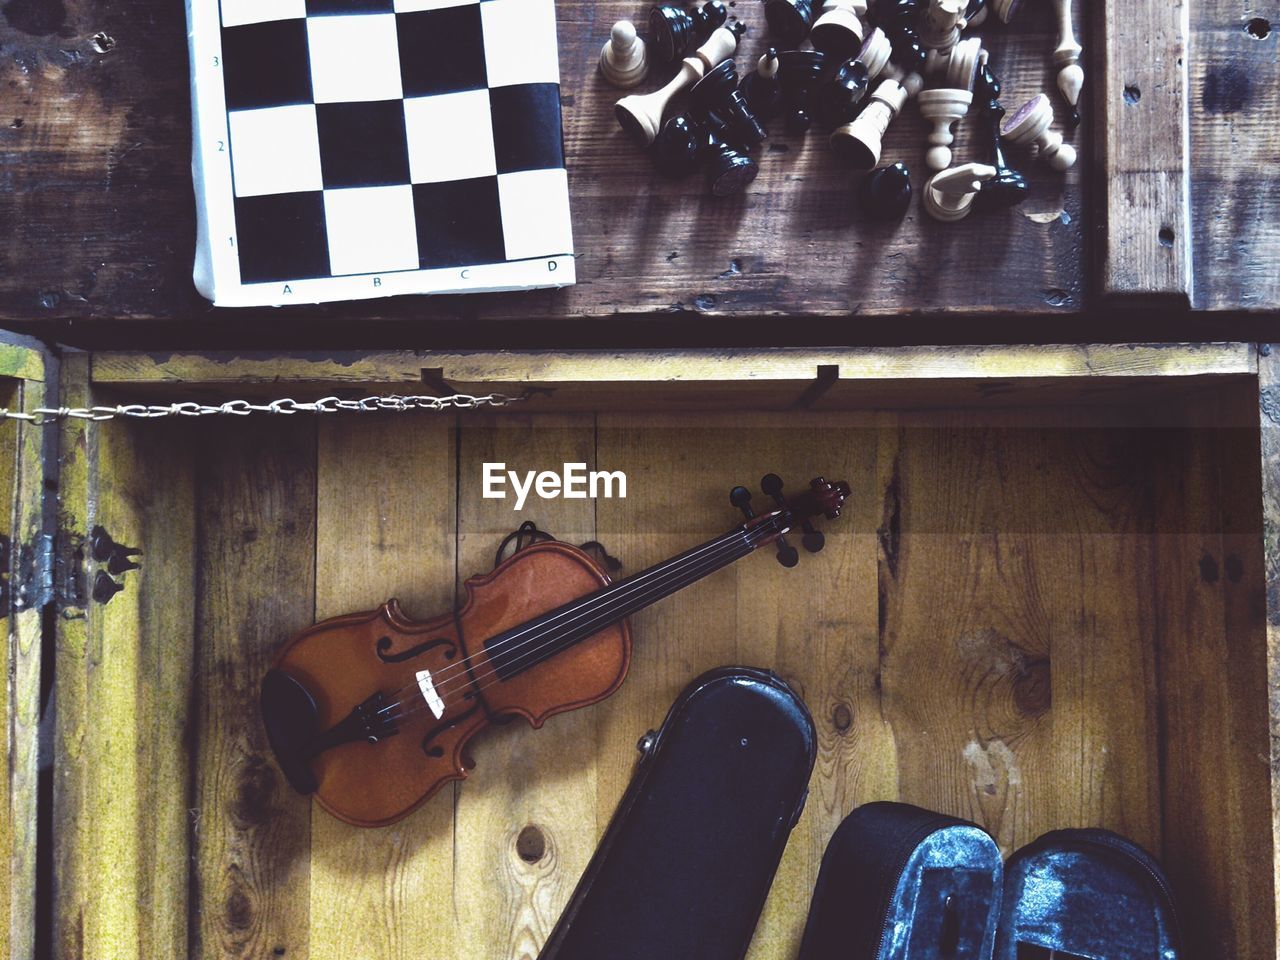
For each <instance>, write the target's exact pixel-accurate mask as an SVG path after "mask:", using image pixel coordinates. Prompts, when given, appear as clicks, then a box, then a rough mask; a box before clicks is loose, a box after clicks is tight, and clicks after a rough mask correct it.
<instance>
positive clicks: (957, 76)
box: [924, 7, 986, 90]
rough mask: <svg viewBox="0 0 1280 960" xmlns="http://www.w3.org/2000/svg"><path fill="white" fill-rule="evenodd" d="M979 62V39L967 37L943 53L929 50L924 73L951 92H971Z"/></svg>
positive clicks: (980, 43)
mask: <svg viewBox="0 0 1280 960" xmlns="http://www.w3.org/2000/svg"><path fill="white" fill-rule="evenodd" d="M983 9H984V10H985V9H986V8H985V7H983ZM981 60H982V40H981V38H979V37H969V38H967V39H965V40H961V41H960V42H959V43H957V44H956V45H955V46H954V47H952V48H951V49H950V50H947V51H945V52H944V51H942V50H930V51H929V53H928V54H927V57H926V59H925V63H924V73H925V76H926V77H929V78H930V79H932V80H935V81H937V83H938V85H939V86H942V87H950V88H952V89H953V90H972V89H973V85H974V83H975V82H977V79H978V67H979V65H980V63H981Z"/></svg>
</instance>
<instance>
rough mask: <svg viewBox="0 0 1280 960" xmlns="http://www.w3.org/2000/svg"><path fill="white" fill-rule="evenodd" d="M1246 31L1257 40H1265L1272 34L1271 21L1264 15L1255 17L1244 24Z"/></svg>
mask: <svg viewBox="0 0 1280 960" xmlns="http://www.w3.org/2000/svg"><path fill="white" fill-rule="evenodd" d="M1244 32H1245V33H1247V34H1248V35H1249V36H1251V37H1253V39H1255V40H1265V39H1267V37H1269V36H1271V21H1270V20H1267V19H1264V18H1263V17H1254V18H1253V19H1252V20H1250V21H1249V22H1248V23H1246V24H1245V25H1244Z"/></svg>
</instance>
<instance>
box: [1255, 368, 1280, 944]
mask: <svg viewBox="0 0 1280 960" xmlns="http://www.w3.org/2000/svg"><path fill="white" fill-rule="evenodd" d="M1258 422H1259V425H1260V428H1261V431H1262V438H1261V444H1262V544H1263V563H1264V569H1265V571H1266V596H1267V600H1266V618H1267V692H1268V698H1267V700H1268V705H1269V707H1270V721H1271V723H1270V726H1271V750H1270V752H1269V756H1268V759H1269V760H1270V761H1271V795H1270V800H1271V837H1270V840H1271V844H1272V849H1273V850H1275V849H1280V788H1278V787H1280V344H1266V345H1264V346H1263V348H1262V349H1261V350H1259V357H1258ZM1273 859H1274V858H1273ZM1272 871H1273V872H1272V881H1273V890H1275V889H1280V861H1275V862H1274V863H1273V867H1272ZM1277 912H1278V913H1280V905H1278V907H1277ZM1278 925H1280V923H1278ZM1278 939H1280V938H1278Z"/></svg>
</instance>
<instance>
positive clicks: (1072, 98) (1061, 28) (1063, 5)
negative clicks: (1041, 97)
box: [1053, 0, 1084, 126]
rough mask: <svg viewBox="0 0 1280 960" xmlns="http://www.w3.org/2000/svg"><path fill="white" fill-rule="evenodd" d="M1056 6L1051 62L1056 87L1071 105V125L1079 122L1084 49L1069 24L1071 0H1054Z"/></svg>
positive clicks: (1082, 86)
mask: <svg viewBox="0 0 1280 960" xmlns="http://www.w3.org/2000/svg"><path fill="white" fill-rule="evenodd" d="M1054 3H1055V4H1056V5H1057V8H1058V49H1056V50H1054V51H1053V62H1054V63H1055V64H1057V67H1058V89H1059V90H1061V91H1062V98H1063V99H1064V100H1066V101H1067V105H1068V106H1069V107H1071V125H1072V126H1077V125H1078V124H1079V123H1080V91H1081V90H1082V89H1083V88H1084V68H1083V67H1081V66H1080V55H1081V54H1082V53H1084V49H1083V48H1082V47H1081V46H1080V42H1079V41H1078V40H1076V34H1075V28H1074V27H1073V26H1072V25H1071V0H1054Z"/></svg>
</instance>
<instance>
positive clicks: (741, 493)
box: [729, 473, 851, 567]
mask: <svg viewBox="0 0 1280 960" xmlns="http://www.w3.org/2000/svg"><path fill="white" fill-rule="evenodd" d="M760 489H761V490H762V491H764V493H765V494H766V495H767V496H769V497H772V498H773V500H774V502H775V503H776V504H777V505H778V508H777V510H776V511H774V512H772V513H768V514H763V515H759V516H757V514H756V513H755V511H753V510H752V509H751V505H750V501H751V493H750V491H748V490H747V489H746V487H734V488H733V491H732V492H731V493H730V494H729V502H730V503H731V504H733V506H735V507H737V508H738V509H739V510H741V511H742V513H743V515H744V516H745V517H746V518H747V525H748V527H754V528H756V529H757V530H759V529H760V528H761V527H763V526H764V525H765V524H769V525H770V526H772V527H773V528H776V532H774V533H771V534H768V535H767V536H766V537H763V538H761V540H760V541H759V542H761V543H776V544H777V547H778V562H779V563H781V564H782V565H783V566H784V567H794V566H795V565H796V564H797V563H798V562H799V560H800V552H799V551H798V550H796V548H795V547H793V546H791V545H790V544H789V543H787V539H786V534H787V532H788V531H790V530H791V529H793V528H795V527H799V528H800V529H801V530H803V531H804V533H803V536H802V537H801V540H800V542H801V544H802V545H803V546H804V548H805V550H807V551H808V552H809V553H817V552H819V551H820V550H821V549H822V548H823V547H824V546H826V537H825V536H824V535H823V533H822V532H821V531H820V530H818V529H816V528H815V527H814V526H813V523H812V521H811V518H812V517H818V516H822V517H826V518H828V519H829V520H835V519H837V518H838V517H839V516H840V510H841V508H842V507H843V506H844V503H845V501H846V500H848V499H849V496H850V493H851V491H850V489H849V484H848V483H846V482H845V481H843V480H837V481H835V482H834V483H833V482H830V481H828V480H826V479H824V478H822V477H815V478H814V479H813V480H811V481H809V489H808V490H806V491H805V492H804V493H801V494H799V495H797V496H795V497H793V498H791V499H790V500H788V499H787V498H786V497H784V496H783V493H782V478H781V477H779V476H778V475H777V474H776V473H767V474H765V475H764V476H763V477H761V479H760Z"/></svg>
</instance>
